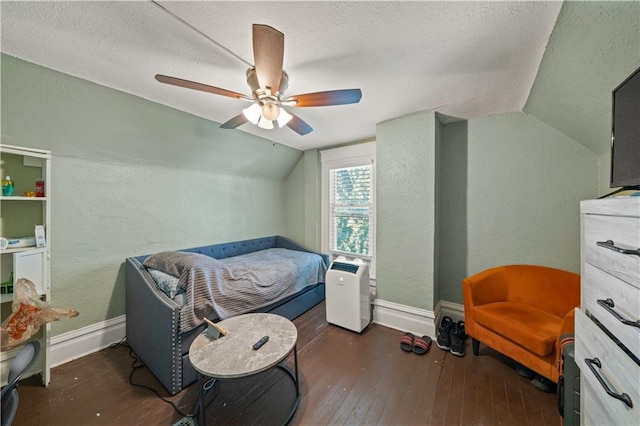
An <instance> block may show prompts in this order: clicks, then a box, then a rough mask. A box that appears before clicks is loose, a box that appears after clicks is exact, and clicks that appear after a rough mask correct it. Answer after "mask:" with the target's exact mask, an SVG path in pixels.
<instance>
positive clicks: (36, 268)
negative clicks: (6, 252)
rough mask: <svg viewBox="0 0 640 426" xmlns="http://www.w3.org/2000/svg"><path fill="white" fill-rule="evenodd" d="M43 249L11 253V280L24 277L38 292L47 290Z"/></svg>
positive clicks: (41, 292)
mask: <svg viewBox="0 0 640 426" xmlns="http://www.w3.org/2000/svg"><path fill="white" fill-rule="evenodd" d="M44 257H45V249H44V248H42V249H33V250H27V251H22V252H19V253H14V254H13V282H14V283H15V282H16V281H18V279H19V278H26V279H28V280H29V281H31V282H33V284H35V286H36V291H37V292H38V294H44V293H46V291H47V288H46V285H47V283H46V282H45V276H46V275H45V258H44Z"/></svg>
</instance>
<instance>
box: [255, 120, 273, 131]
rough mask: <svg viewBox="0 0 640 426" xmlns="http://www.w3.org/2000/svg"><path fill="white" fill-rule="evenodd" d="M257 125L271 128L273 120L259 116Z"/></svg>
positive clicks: (262, 127)
mask: <svg viewBox="0 0 640 426" xmlns="http://www.w3.org/2000/svg"><path fill="white" fill-rule="evenodd" d="M258 127H260V128H261V129H266V130H271V129H273V121H271V120H269V119H267V118H264V117H260V120H258Z"/></svg>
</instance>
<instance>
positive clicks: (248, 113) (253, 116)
mask: <svg viewBox="0 0 640 426" xmlns="http://www.w3.org/2000/svg"><path fill="white" fill-rule="evenodd" d="M242 114H244V116H245V117H246V118H247V120H249V122H250V123H253V124H258V121H259V120H260V117H261V115H262V108H260V105H258V104H256V103H254V104H251V106H249V107H247V108H245V109H243V110H242Z"/></svg>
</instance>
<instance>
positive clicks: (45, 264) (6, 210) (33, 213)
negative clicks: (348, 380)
mask: <svg viewBox="0 0 640 426" xmlns="http://www.w3.org/2000/svg"><path fill="white" fill-rule="evenodd" d="M0 173H1V175H2V179H4V178H5V176H7V175H10V176H11V179H12V180H14V181H15V194H16V195H15V196H1V197H0V204H1V206H0V213H1V215H0V236H2V237H5V238H16V237H21V236H33V235H34V234H35V232H34V231H35V226H36V225H44V228H45V240H46V245H45V247H20V248H12V249H5V250H0V256H1V262H2V263H1V265H0V266H1V267H0V281H1V282H6V281H8V280H10V279H11V276H13V282H14V283H15V282H16V281H17V280H18V279H19V278H27V279H29V280H30V281H32V282H33V283H34V284H35V285H36V289H37V291H38V294H39V295H40V297H41V299H42V300H45V301H47V302H50V301H51V267H50V260H51V251H50V242H51V226H50V224H51V202H50V196H49V194H51V152H50V151H45V150H40V149H32V148H24V147H18V146H11V145H1V144H0ZM36 179H42V180H44V182H45V196H44V197H26V196H22V194H23V193H24V192H26V191H35V181H36ZM12 274H13V275H12ZM0 302H1V305H0V306H1V309H0V314H1V317H2V318H1V320H2V321H4V320H5V319H6V318H7V317H8V316H9V315H10V314H11V304H12V302H13V294H11V293H9V294H1V295H0ZM33 339H38V340H40V344H41V349H40V356H39V358H38V362H37V363H36V365H35V366H34V367H33V369H32V370H31V371H29V373H28V374H27V375H28V376H29V375H34V374H41V376H42V384H43V385H45V386H47V385H48V384H49V382H50V380H51V372H50V370H51V369H50V357H49V343H50V326H49V324H46V325H44V326H43V327H41V329H40V331H39V332H38V334H37V335H36V336H34V337H33ZM20 348H21V347H17V348H14V349H11V350H9V351H4V352H2V353H0V382H1V384H2V385H3V386H4V385H5V384H6V382H7V375H8V372H9V368H10V366H11V363H12V362H13V359H14V358H15V357H16V355H17V354H18V352H19V351H20Z"/></svg>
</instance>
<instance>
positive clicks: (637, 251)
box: [596, 240, 640, 256]
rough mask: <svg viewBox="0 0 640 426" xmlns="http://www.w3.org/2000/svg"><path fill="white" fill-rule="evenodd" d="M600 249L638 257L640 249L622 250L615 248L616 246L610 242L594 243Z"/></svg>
mask: <svg viewBox="0 0 640 426" xmlns="http://www.w3.org/2000/svg"><path fill="white" fill-rule="evenodd" d="M596 244H597V245H599V246H600V247H604V248H608V249H609V250H613V251H617V252H618V253H622V254H635V255H636V256H640V248H639V249H637V250H634V249H624V248H622V247H618V246H616V244H615V243H614V242H613V241H612V240H607V241H598V242H596Z"/></svg>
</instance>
